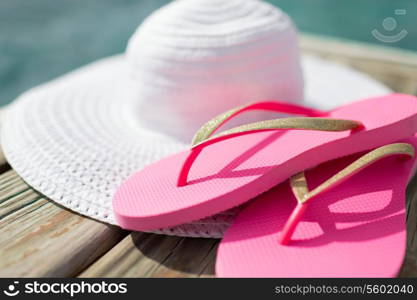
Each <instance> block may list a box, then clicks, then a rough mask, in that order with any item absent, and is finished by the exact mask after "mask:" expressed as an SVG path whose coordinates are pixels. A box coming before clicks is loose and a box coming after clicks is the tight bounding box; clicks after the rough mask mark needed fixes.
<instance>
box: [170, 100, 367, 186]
mask: <svg viewBox="0 0 417 300" xmlns="http://www.w3.org/2000/svg"><path fill="white" fill-rule="evenodd" d="M249 110H270V111H276V112H278V111H280V112H286V113H292V114H296V115H308V116H311V117H295V118H281V119H273V120H266V121H260V122H255V123H249V124H245V125H241V126H238V127H234V128H232V129H229V130H226V131H223V132H221V133H218V134H216V135H214V136H213V133H214V132H215V131H216V130H217V129H218V128H219V127H220V126H222V125H223V124H224V123H225V122H227V121H228V120H230V119H231V118H232V117H235V116H237V115H238V114H240V113H242V112H245V111H249ZM325 115H326V113H325V112H320V111H317V110H314V109H310V108H305V107H302V106H298V105H293V104H288V103H282V102H268V101H264V102H256V103H249V104H247V105H243V106H239V107H236V108H234V109H231V110H229V111H227V112H225V113H222V114H220V115H218V116H217V117H215V118H213V119H212V120H210V121H209V122H207V123H206V124H204V125H203V126H202V127H201V128H200V129H199V130H198V131H197V133H196V134H195V136H194V138H193V140H192V143H191V152H190V155H189V156H188V157H187V158H186V159H185V160H184V162H183V164H182V167H181V169H180V173H179V175H178V178H177V186H178V187H181V186H185V185H187V178H188V173H189V172H190V169H191V166H192V165H193V163H194V161H195V160H196V159H197V156H198V155H199V153H200V152H201V150H202V149H203V148H204V147H205V146H207V145H209V144H213V143H216V142H218V141H220V140H223V139H227V138H232V137H235V136H239V135H244V134H250V133H253V132H258V131H267V130H277V129H298V130H318V131H345V130H358V129H362V128H363V125H362V124H361V123H360V122H358V121H353V120H341V119H326V118H322V117H319V116H325Z"/></svg>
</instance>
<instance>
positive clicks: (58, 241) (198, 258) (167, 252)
mask: <svg viewBox="0 0 417 300" xmlns="http://www.w3.org/2000/svg"><path fill="white" fill-rule="evenodd" d="M301 45H302V49H303V51H304V52H308V53H314V54H317V55H320V56H323V57H326V58H328V59H332V60H336V61H340V62H343V63H346V64H348V65H350V66H352V67H354V68H357V69H359V70H361V71H364V72H366V73H369V74H370V75H371V76H373V77H375V78H377V79H378V80H380V81H382V82H384V83H386V84H387V85H388V86H389V87H391V88H392V89H394V90H395V91H398V92H403V93H409V94H414V95H417V55H415V54H410V53H407V52H400V51H396V50H387V49H383V48H378V47H374V46H369V45H361V44H356V43H347V42H340V41H337V40H328V39H323V38H318V37H311V36H303V38H302V42H301ZM416 198H417V178H414V179H413V180H412V182H411V183H410V184H409V187H408V190H407V209H408V213H407V217H408V222H407V227H408V228H407V230H408V245H407V255H406V259H405V261H404V264H403V267H402V270H401V272H400V274H399V276H401V277H410V276H412V277H415V276H417V231H416V229H417V200H416ZM217 245H218V240H214V239H196V238H180V237H171V236H163V235H156V234H148V233H140V232H127V231H124V230H121V229H119V228H118V227H115V226H110V225H107V224H103V223H100V222H97V221H94V220H91V219H89V218H86V217H83V216H80V215H78V214H75V213H73V212H71V211H69V210H67V209H65V208H63V207H61V206H59V205H57V204H55V203H54V202H52V201H50V200H49V199H47V198H46V197H44V196H42V195H40V194H39V193H37V192H36V191H34V190H33V189H31V188H30V187H29V186H28V185H27V184H26V183H25V182H23V181H22V179H21V178H20V177H19V176H18V175H17V174H16V172H14V171H13V170H12V169H10V167H9V166H8V165H7V163H6V162H5V160H4V156H3V155H2V153H1V151H0V277H41V276H45V277H55V276H58V277H76V276H79V277H119V276H120V277H207V276H209V277H210V276H214V275H213V273H214V261H215V255H216V248H217Z"/></svg>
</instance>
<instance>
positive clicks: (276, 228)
mask: <svg viewBox="0 0 417 300" xmlns="http://www.w3.org/2000/svg"><path fill="white" fill-rule="evenodd" d="M403 142H405V143H410V144H412V145H413V146H414V147H417V138H416V137H414V138H410V139H408V140H405V141H403ZM356 158H358V156H357V155H355V156H349V157H346V158H340V159H338V160H336V161H330V162H326V163H324V164H322V165H320V166H318V167H316V168H314V169H312V170H309V171H306V177H307V179H308V182H309V183H311V187H310V188H311V189H313V188H314V187H316V186H317V185H319V184H320V183H322V182H323V181H324V180H326V179H328V178H329V177H330V176H332V175H334V174H336V173H337V172H338V171H340V170H341V169H343V168H344V167H345V166H347V165H348V164H349V163H351V162H352V161H354V160H355V159H356ZM415 162H416V159H415V158H413V159H410V160H408V161H400V160H398V159H397V158H396V157H389V158H384V159H382V160H381V161H378V162H377V163H375V164H374V165H372V166H369V167H368V168H366V169H364V170H362V171H360V172H359V173H358V174H356V175H355V176H353V177H351V178H349V180H347V181H345V182H343V183H341V184H340V185H338V186H337V187H335V188H334V189H331V190H329V191H326V192H324V193H323V194H321V195H319V196H317V198H315V199H312V202H311V203H310V204H309V206H308V209H307V210H306V213H305V215H304V216H303V218H302V220H301V222H300V223H299V224H298V226H297V228H296V230H295V232H294V234H293V237H292V240H291V242H290V243H289V244H288V245H281V244H280V243H279V238H280V234H281V231H282V229H283V227H284V224H285V222H286V221H287V220H288V218H289V216H290V214H291V212H292V210H293V209H294V207H295V205H296V204H297V201H296V199H295V197H294V195H293V193H292V191H291V188H290V185H289V183H288V182H285V183H282V184H281V185H279V186H277V187H275V188H274V189H272V190H270V191H268V192H267V193H265V194H263V195H261V196H260V197H258V198H256V199H254V200H253V202H251V204H249V205H248V206H247V207H246V208H245V209H244V210H243V211H242V212H241V213H240V214H239V215H238V216H237V218H236V220H235V221H234V223H233V224H232V226H231V227H230V228H229V229H228V230H227V231H226V233H225V236H224V238H223V240H222V242H221V244H220V246H219V249H218V253H217V261H216V274H217V276H219V277H393V276H395V275H396V274H398V271H399V269H400V267H401V264H402V261H403V258H404V255H405V248H406V210H405V204H406V203H405V190H406V186H407V183H408V181H409V178H410V176H411V175H412V173H413V172H412V171H413V168H414V167H415Z"/></svg>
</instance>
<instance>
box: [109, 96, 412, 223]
mask: <svg viewBox="0 0 417 300" xmlns="http://www.w3.org/2000/svg"><path fill="white" fill-rule="evenodd" d="M416 114H417V101H416V98H415V97H413V96H407V95H399V94H393V95H389V96H385V97H380V98H372V99H367V100H363V101H360V102H356V103H353V104H350V105H347V106H343V107H340V108H338V109H336V110H333V111H331V112H330V113H329V114H328V116H327V117H329V118H335V119H349V120H358V121H360V122H362V123H363V125H364V126H365V129H363V130H361V131H358V132H354V133H351V132H350V131H343V132H323V131H307V130H289V131H283V130H280V131H275V132H258V133H253V134H249V135H244V136H239V137H235V138H233V139H229V140H224V141H221V142H219V143H216V144H212V145H210V146H208V147H207V148H205V149H204V150H203V151H202V153H201V154H200V156H199V157H198V159H197V160H196V162H195V163H194V165H193V166H192V168H191V171H190V174H189V183H188V184H187V185H186V186H183V187H177V184H176V180H177V178H178V175H179V172H180V170H181V165H182V163H183V161H184V160H185V159H186V157H187V156H188V155H189V151H185V152H182V153H179V154H176V155H173V156H170V157H168V158H166V159H163V160H161V161H159V162H157V163H155V164H152V165H150V166H148V167H146V168H145V169H143V170H142V171H140V172H137V173H135V174H133V175H132V176H131V177H129V178H128V179H127V180H126V181H125V182H124V183H123V184H122V185H121V186H120V187H119V189H118V190H117V192H116V194H115V196H114V198H113V209H114V212H115V216H116V220H117V222H118V223H119V225H120V226H121V227H123V228H126V229H130V230H150V229H155V228H162V227H170V226H174V225H178V224H182V223H186V222H189V221H193V220H198V219H201V218H203V217H206V216H209V215H213V214H215V213H218V212H221V211H225V210H227V209H229V208H232V207H234V206H237V205H239V204H242V203H244V202H246V201H248V200H249V199H251V198H253V197H256V196H257V195H259V194H261V193H263V192H265V191H267V190H269V189H270V188H272V187H273V186H275V185H277V184H278V183H280V182H282V181H283V180H286V179H287V178H288V177H289V176H291V175H293V174H294V173H296V172H299V171H301V170H304V169H308V168H311V167H313V166H315V165H318V164H320V163H322V162H324V161H328V160H331V159H335V158H338V157H342V156H346V155H350V154H352V153H356V152H360V151H364V150H368V149H371V148H376V147H378V146H381V145H384V144H387V143H391V142H393V141H395V140H398V139H401V138H405V137H408V136H411V135H412V134H414V132H416V131H417V117H416Z"/></svg>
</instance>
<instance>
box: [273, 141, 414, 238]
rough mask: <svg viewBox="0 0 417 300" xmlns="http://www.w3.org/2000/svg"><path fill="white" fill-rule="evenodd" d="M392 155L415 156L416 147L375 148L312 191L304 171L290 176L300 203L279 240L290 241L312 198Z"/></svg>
mask: <svg viewBox="0 0 417 300" xmlns="http://www.w3.org/2000/svg"><path fill="white" fill-rule="evenodd" d="M391 155H407V156H411V157H413V156H414V147H413V146H411V145H410V144H406V143H397V144H390V145H386V146H383V147H380V148H378V149H375V150H373V151H371V152H369V153H367V154H365V155H364V156H362V157H360V158H359V159H357V160H355V161H354V162H353V163H351V164H350V165H349V166H347V167H346V168H344V169H343V170H341V171H340V172H339V173H337V174H336V175H334V176H332V177H331V178H330V179H328V180H326V181H325V182H323V183H322V184H320V185H319V186H318V187H316V188H315V189H313V190H312V191H309V189H308V185H307V180H306V178H305V175H304V172H300V173H298V174H296V175H294V176H292V177H291V178H290V185H291V188H292V191H293V193H294V195H295V197H296V199H297V201H298V204H297V206H296V207H295V208H294V210H293V212H292V213H291V215H290V216H289V218H288V220H287V222H286V223H285V225H284V227H283V229H282V232H281V236H280V239H279V242H280V243H281V244H283V245H286V244H288V243H289V242H290V240H291V236H292V234H293V233H294V231H295V229H296V227H297V224H298V223H299V222H300V220H301V218H302V216H303V214H304V212H305V210H306V208H307V207H308V205H309V204H308V203H309V201H311V199H313V198H314V197H315V196H317V195H319V194H321V193H323V192H325V191H327V190H329V189H331V188H334V187H335V186H336V185H338V184H340V183H342V182H344V181H345V180H346V179H348V178H350V177H351V176H353V175H354V174H356V173H358V172H360V171H361V170H362V169H364V168H366V167H368V166H370V165H371V164H373V163H374V162H376V161H378V160H380V159H382V158H384V157H387V156H391Z"/></svg>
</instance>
